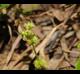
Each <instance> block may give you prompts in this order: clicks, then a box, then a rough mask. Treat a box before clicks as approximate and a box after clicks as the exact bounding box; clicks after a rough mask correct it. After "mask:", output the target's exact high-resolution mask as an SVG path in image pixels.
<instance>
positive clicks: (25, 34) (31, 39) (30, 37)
mask: <svg viewBox="0 0 80 74" xmlns="http://www.w3.org/2000/svg"><path fill="white" fill-rule="evenodd" d="M33 27H34V24H33V23H32V22H28V23H25V24H24V30H23V31H22V32H21V35H22V38H23V40H24V41H27V42H28V44H29V45H31V46H35V45H36V44H37V43H38V41H39V39H38V37H37V36H36V35H35V34H34V33H33V32H32V28H33Z"/></svg>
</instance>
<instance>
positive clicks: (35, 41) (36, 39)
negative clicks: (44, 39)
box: [28, 36, 39, 46]
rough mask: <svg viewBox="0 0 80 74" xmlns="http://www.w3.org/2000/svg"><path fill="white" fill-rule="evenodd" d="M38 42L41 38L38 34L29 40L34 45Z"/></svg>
mask: <svg viewBox="0 0 80 74" xmlns="http://www.w3.org/2000/svg"><path fill="white" fill-rule="evenodd" d="M38 42H39V39H38V37H36V36H33V37H32V38H31V39H30V40H28V43H29V44H30V45H33V46H35V45H36V44H37V43H38Z"/></svg>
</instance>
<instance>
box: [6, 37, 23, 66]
mask: <svg viewBox="0 0 80 74" xmlns="http://www.w3.org/2000/svg"><path fill="white" fill-rule="evenodd" d="M21 39H22V37H21V35H19V36H18V37H17V39H16V40H15V42H14V43H13V45H12V48H11V51H10V53H9V54H8V57H7V60H6V65H7V64H8V63H9V62H10V60H11V58H12V56H13V53H14V50H15V48H16V46H17V45H18V43H19V42H20V40H21Z"/></svg>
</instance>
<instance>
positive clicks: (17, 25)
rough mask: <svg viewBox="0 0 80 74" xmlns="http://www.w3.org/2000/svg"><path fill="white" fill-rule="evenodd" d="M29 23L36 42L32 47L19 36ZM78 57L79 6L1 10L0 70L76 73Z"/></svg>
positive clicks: (15, 6)
mask: <svg viewBox="0 0 80 74" xmlns="http://www.w3.org/2000/svg"><path fill="white" fill-rule="evenodd" d="M34 5H35V6H34ZM38 5H39V6H38ZM36 6H37V7H36ZM30 21H32V23H34V25H35V26H34V28H33V29H32V33H34V34H35V36H37V37H38V39H39V42H38V43H37V44H36V45H35V46H31V45H29V44H28V42H27V41H25V40H24V39H23V37H22V35H21V33H20V32H21V31H23V30H24V24H25V23H26V24H27V23H28V22H30ZM32 23H30V24H32ZM22 29H23V30H22ZM24 35H25V34H24ZM29 38H31V36H29ZM35 41H36V42H37V40H36V39H34V42H35ZM34 52H35V53H34ZM79 57H80V5H79V4H15V5H10V6H9V7H8V8H6V9H5V8H3V9H0V70H38V69H40V70H75V69H78V68H79V69H80V67H79V65H80V64H79V63H78V64H77V65H76V62H77V59H79ZM38 58H41V59H40V60H39V59H38ZM37 59H38V60H37ZM42 59H43V60H44V61H42ZM36 60H37V62H35V61H36ZM79 61H80V60H79ZM34 62H35V63H34Z"/></svg>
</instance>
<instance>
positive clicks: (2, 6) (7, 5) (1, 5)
mask: <svg viewBox="0 0 80 74" xmlns="http://www.w3.org/2000/svg"><path fill="white" fill-rule="evenodd" d="M9 6H10V4H0V9H3V8H8V7H9Z"/></svg>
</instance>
